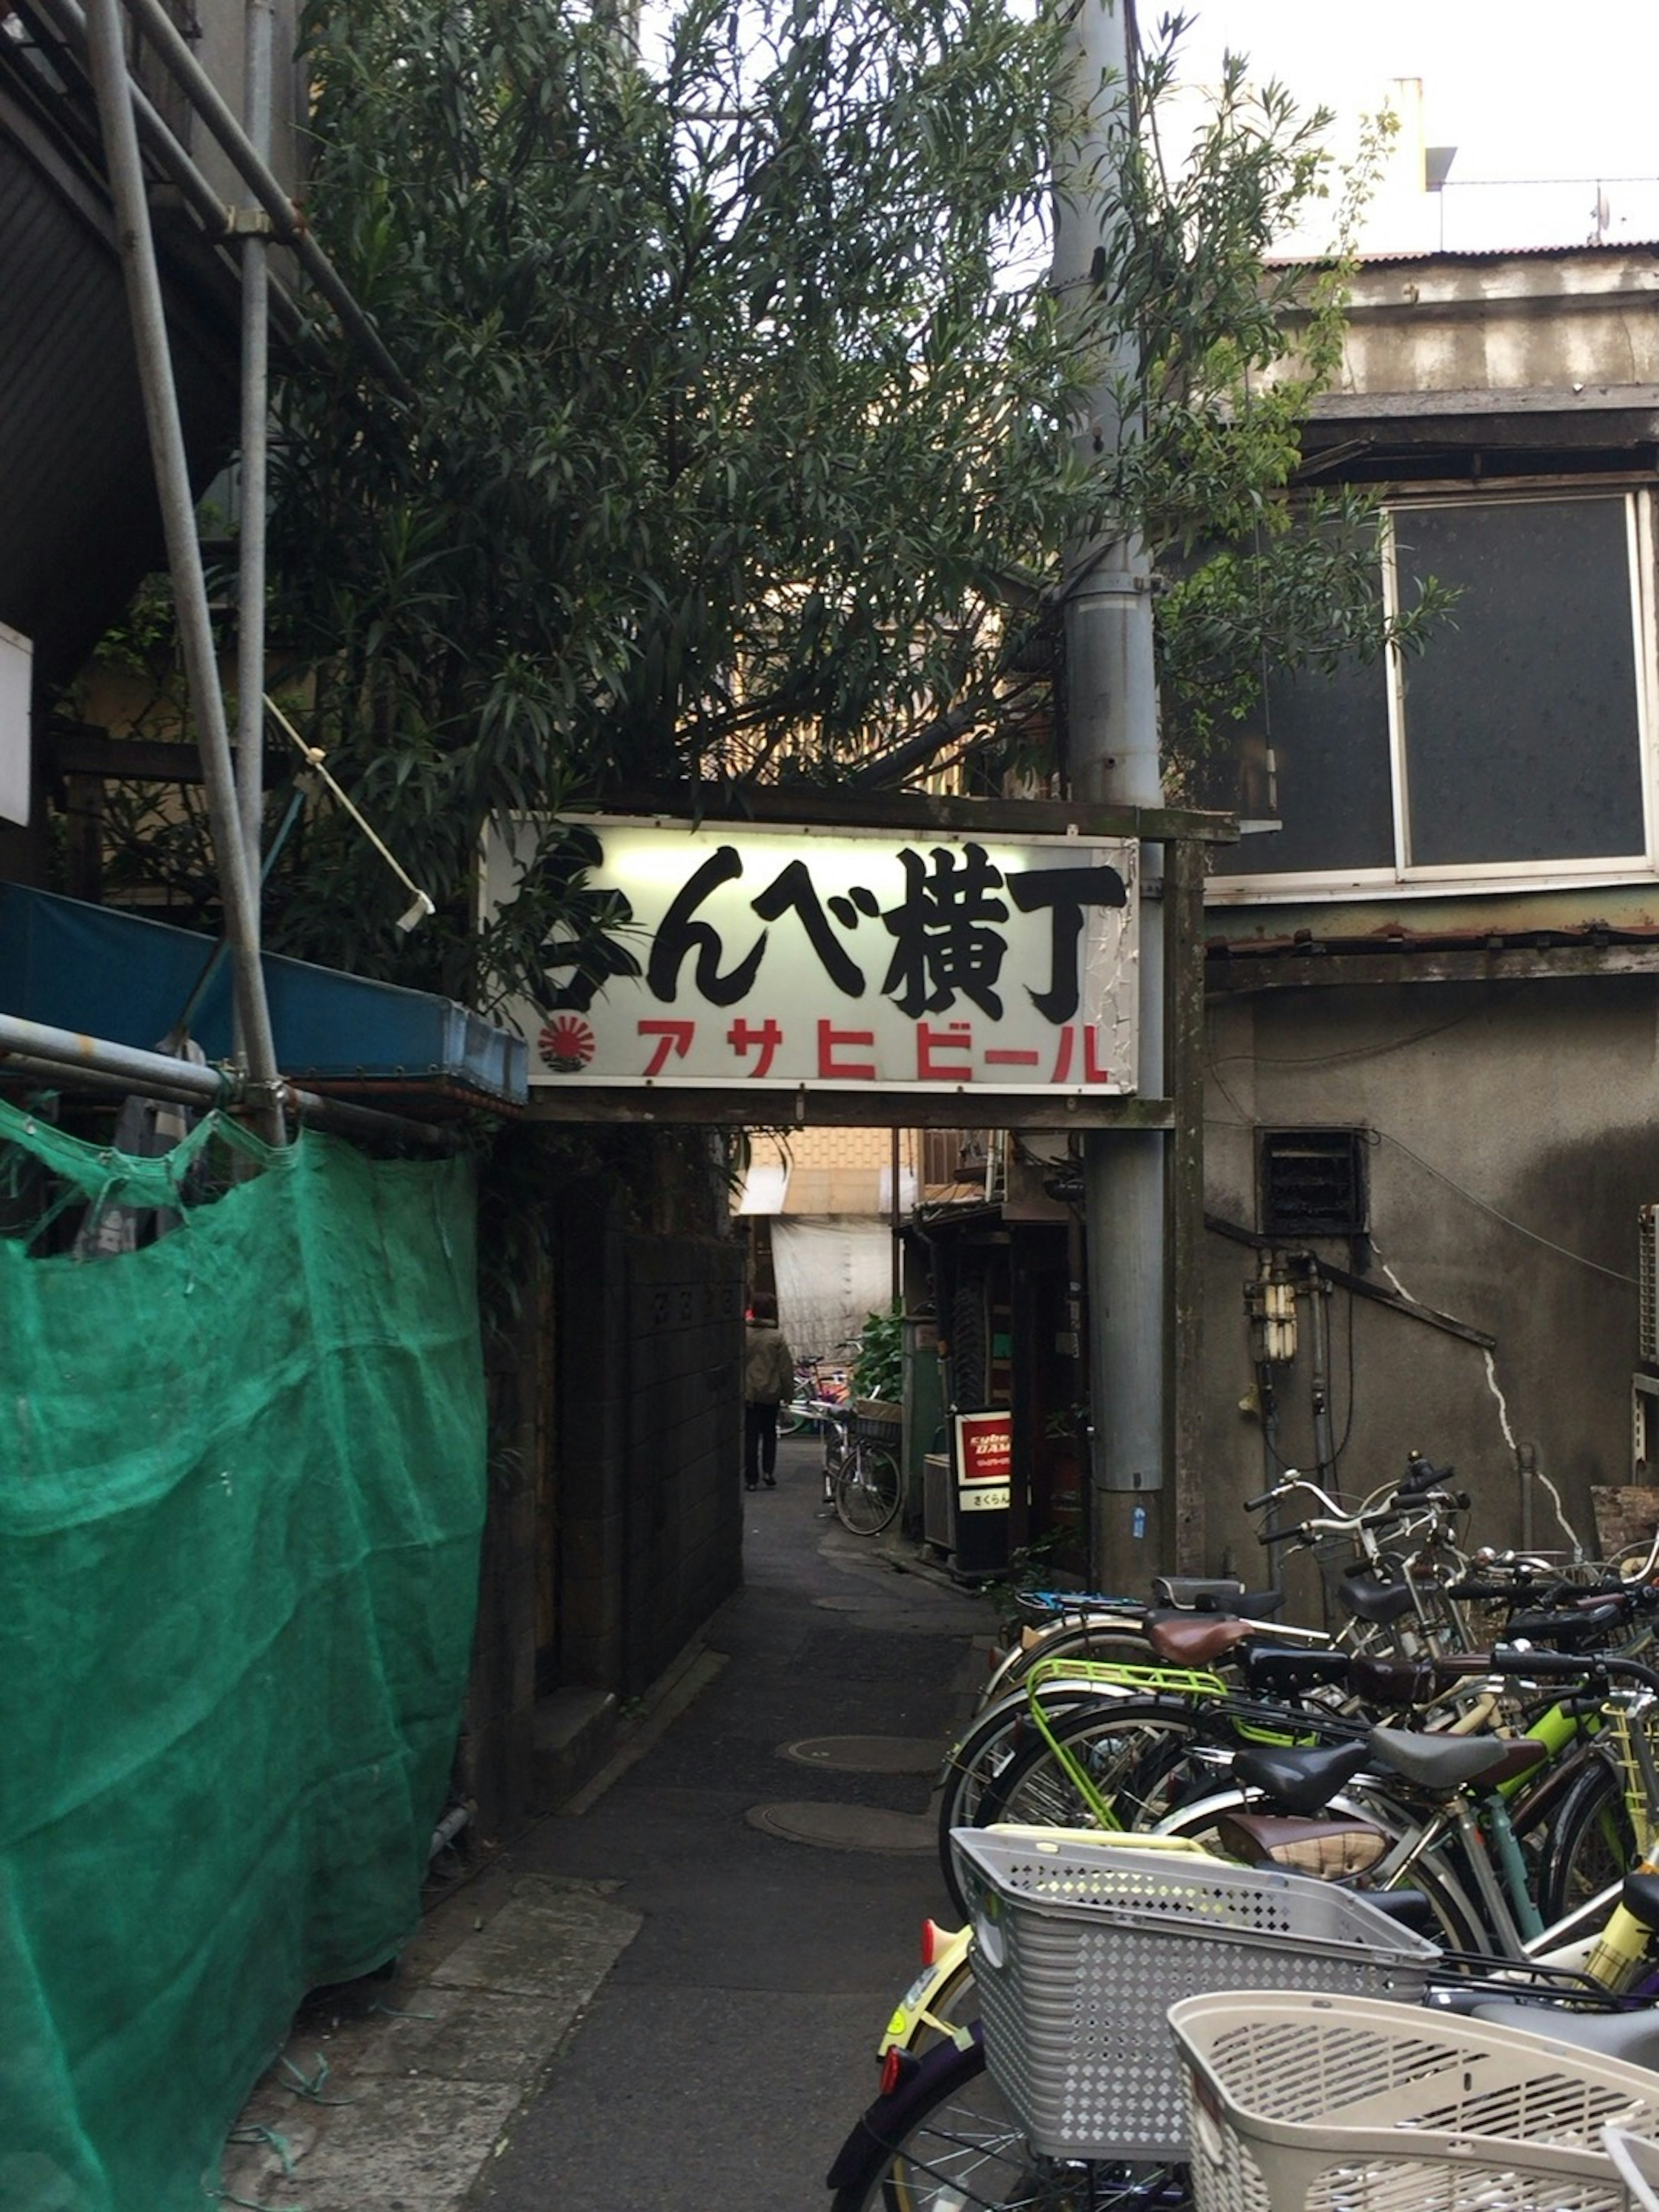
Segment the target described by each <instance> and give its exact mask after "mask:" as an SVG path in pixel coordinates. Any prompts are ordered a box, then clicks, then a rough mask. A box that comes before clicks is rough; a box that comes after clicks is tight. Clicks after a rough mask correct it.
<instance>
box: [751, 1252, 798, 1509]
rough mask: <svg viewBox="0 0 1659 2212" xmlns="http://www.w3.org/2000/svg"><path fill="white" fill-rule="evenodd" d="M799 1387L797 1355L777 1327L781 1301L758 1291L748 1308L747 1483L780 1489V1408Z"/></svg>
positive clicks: (756, 1486)
mask: <svg viewBox="0 0 1659 2212" xmlns="http://www.w3.org/2000/svg"><path fill="white" fill-rule="evenodd" d="M794 1387H795V1360H794V1355H793V1352H791V1351H790V1349H789V1346H787V1343H785V1341H784V1338H783V1332H782V1331H781V1329H780V1328H779V1327H778V1302H777V1300H776V1299H775V1297H772V1295H771V1294H770V1292H769V1291H756V1293H755V1296H754V1297H753V1299H752V1301H751V1302H750V1308H749V1328H748V1344H747V1351H746V1354H745V1357H744V1373H743V1397H744V1407H743V1486H744V1489H745V1490H754V1489H757V1488H758V1486H759V1485H760V1484H761V1483H762V1482H764V1483H765V1485H766V1486H767V1488H768V1489H769V1490H774V1489H775V1488H776V1487H777V1480H778V1479H777V1476H776V1474H775V1473H774V1472H773V1470H774V1468H775V1467H776V1465H777V1462H778V1407H780V1406H781V1404H782V1402H783V1401H784V1400H785V1399H786V1398H787V1396H788V1395H789V1394H790V1392H791V1391H792V1390H793V1389H794Z"/></svg>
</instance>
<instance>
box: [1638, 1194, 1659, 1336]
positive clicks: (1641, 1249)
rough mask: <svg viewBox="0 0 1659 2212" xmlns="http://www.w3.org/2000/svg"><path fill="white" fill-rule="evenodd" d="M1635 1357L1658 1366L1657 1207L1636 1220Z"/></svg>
mask: <svg viewBox="0 0 1659 2212" xmlns="http://www.w3.org/2000/svg"><path fill="white" fill-rule="evenodd" d="M1636 1230H1637V1263H1636V1279H1637V1293H1636V1339H1637V1346H1636V1356H1637V1358H1638V1359H1644V1360H1646V1361H1647V1363H1648V1364H1649V1365H1650V1366H1652V1367H1659V1206H1644V1207H1643V1208H1642V1210H1641V1212H1639V1213H1638V1215H1637V1217H1636Z"/></svg>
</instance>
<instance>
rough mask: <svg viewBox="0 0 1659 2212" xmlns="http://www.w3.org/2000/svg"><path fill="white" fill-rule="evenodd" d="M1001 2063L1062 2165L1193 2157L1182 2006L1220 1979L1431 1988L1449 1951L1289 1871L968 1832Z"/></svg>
mask: <svg viewBox="0 0 1659 2212" xmlns="http://www.w3.org/2000/svg"><path fill="white" fill-rule="evenodd" d="M951 1840H952V1842H953V1843H954V1844H955V1845H956V1847H957V1852H958V1855H959V1863H961V1865H962V1867H963V1875H964V1878H965V1880H966V1882H967V1886H968V1890H969V1904H970V1906H971V1908H972V1913H973V1923H974V1958H975V1965H974V1972H975V1980H976V1981H977V1983H978V1985H979V1991H980V2004H981V2012H982V2015H983V2018H984V2024H985V2056H986V2064H987V2068H988V2069H989V2071H990V2074H991V2075H992V2078H993V2080H994V2081H995V2082H996V2085H997V2087H999V2088H1000V2090H1001V2092H1002V2093H1003V2095H1004V2097H1005V2098H1006V2100H1007V2101H1008V2104H1009V2106H1010V2107H1011V2108H1012V2112H1013V2113H1014V2115H1015V2117H1016V2118H1018V2121H1019V2123H1020V2124H1021V2126H1022V2127H1023V2128H1024V2130H1025V2133H1026V2135H1027V2136H1028V2137H1029V2138H1030V2142H1031V2144H1032V2146H1033V2148H1035V2149H1036V2150H1038V2151H1041V2152H1042V2153H1044V2154H1046V2155H1047V2156H1048V2157H1050V2158H1074V2159H1089V2158H1094V2159H1105V2158H1112V2159H1155V2158H1170V2157H1174V2156H1176V2155H1178V2154H1183V2153H1184V2150H1185V2146H1186V2142H1187V2113H1186V2106H1185V2101H1184V2099H1183V2096H1182V2082H1181V2067H1180V2063H1179V2061H1178V2058H1177V2057H1176V2047H1175V2044H1174V2042H1173V2040H1172V2039H1171V2038H1170V2032H1169V2027H1168V2019H1167V2015H1168V2013H1169V2008H1170V2006H1171V2005H1172V2004H1173V2003H1174V2002H1176V1999H1177V1998H1178V1997H1184V1996H1191V1995H1192V1994H1193V1993H1194V1991H1195V1990H1213V1989H1229V1990H1233V1989H1243V1988H1261V1989H1305V1990H1352V1991H1353V1992H1354V1993H1355V1994H1356V1995H1359V1994H1364V1995H1366V1996H1397V1997H1401V1998H1404V1999H1406V2000H1407V2002H1411V2001H1414V2000H1416V1999H1418V1998H1420V1996H1422V1993H1423V1990H1424V1989H1425V1986H1426V1984H1427V1981H1428V1976H1429V1972H1430V1969H1431V1967H1432V1966H1433V1965H1434V1963H1435V1961H1436V1960H1437V1958H1438V1957H1439V1955H1440V1954H1439V1953H1438V1951H1437V1949H1436V1948H1435V1946H1434V1945H1433V1944H1432V1943H1429V1942H1425V1941H1424V1939H1423V1938H1422V1937H1421V1936H1415V1935H1413V1933H1412V1932H1411V1931H1410V1930H1409V1929H1405V1928H1402V1927H1401V1926H1400V1925H1399V1923H1397V1922H1395V1921H1394V1920H1391V1919H1389V1917H1388V1915H1387V1914H1386V1913H1384V1912H1383V1911H1379V1909H1378V1908H1377V1907H1376V1905H1370V1904H1367V1902H1366V1901H1365V1899H1364V1898H1361V1897H1356V1896H1354V1895H1353V1894H1352V1893H1351V1892H1350V1891H1347V1890H1344V1889H1338V1888H1335V1887H1333V1886H1332V1885H1331V1884H1329V1883H1327V1882H1322V1881H1313V1880H1311V1879H1310V1877H1308V1876H1306V1875H1293V1874H1285V1873H1284V1872H1282V1871H1281V1870H1279V1869H1277V1868H1273V1869H1258V1868H1254V1867H1238V1866H1232V1865H1230V1864H1229V1863H1227V1862H1225V1860H1221V1859H1213V1858H1209V1857H1205V1856H1203V1855H1202V1854H1199V1853H1173V1852H1168V1851H1163V1852H1159V1851H1153V1850H1146V1849H1139V1850H1138V1849H1136V1848H1135V1846H1134V1845H1133V1844H1131V1843H1128V1842H1125V1843H1123V1844H1103V1843H1099V1842H1096V1841H1091V1839H1090V1838H1087V1837H1086V1836H1083V1835H1078V1834H1073V1833H1068V1832H1066V1831H1063V1830H1055V1829H1052V1828H1015V1827H1008V1828H1001V1827H999V1828H982V1829H981V1828H958V1829H956V1830H954V1831H953V1832H952V1837H951Z"/></svg>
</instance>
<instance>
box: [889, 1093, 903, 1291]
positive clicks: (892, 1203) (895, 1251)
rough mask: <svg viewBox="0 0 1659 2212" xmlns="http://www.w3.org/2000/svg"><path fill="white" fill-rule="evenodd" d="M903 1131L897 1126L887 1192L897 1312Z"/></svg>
mask: <svg viewBox="0 0 1659 2212" xmlns="http://www.w3.org/2000/svg"><path fill="white" fill-rule="evenodd" d="M900 1139H901V1132H900V1131H899V1130H898V1129H896V1128H895V1130H894V1131H893V1143H892V1163H891V1165H890V1169H889V1170H888V1173H889V1176H890V1181H891V1188H890V1190H889V1191H888V1194H887V1202H888V1206H889V1208H890V1221H889V1229H890V1234H891V1237H892V1259H893V1307H894V1310H895V1311H897V1310H898V1308H899V1306H900V1304H902V1300H903V1297H904V1242H903V1237H904V1229H903V1223H904V1215H903V1212H902V1208H901V1207H900V1205H899V1176H900V1172H901V1170H900V1151H899V1146H900Z"/></svg>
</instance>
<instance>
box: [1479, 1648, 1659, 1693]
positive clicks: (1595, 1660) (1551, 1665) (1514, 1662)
mask: <svg viewBox="0 0 1659 2212" xmlns="http://www.w3.org/2000/svg"><path fill="white" fill-rule="evenodd" d="M1490 1656H1491V1663H1492V1673H1493V1674H1536V1675H1539V1676H1544V1675H1552V1676H1554V1677H1556V1678H1557V1679H1564V1678H1565V1677H1567V1676H1570V1675H1571V1676H1575V1677H1577V1680H1580V1681H1593V1680H1596V1679H1598V1678H1600V1677H1607V1676H1611V1675H1613V1674H1627V1675H1629V1676H1630V1678H1631V1680H1632V1681H1637V1682H1640V1683H1641V1684H1642V1685H1643V1686H1644V1688H1645V1689H1649V1690H1656V1691H1659V1669H1656V1668H1652V1667H1648V1666H1644V1664H1643V1662H1641V1660H1639V1659H1626V1658H1622V1657H1620V1656H1619V1655H1618V1654H1617V1653H1616V1652H1612V1651H1594V1652H1589V1653H1583V1652H1571V1651H1525V1650H1522V1649H1521V1648H1520V1647H1519V1646H1518V1645H1516V1644H1494V1645H1493V1646H1492V1652H1491V1655H1490Z"/></svg>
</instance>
